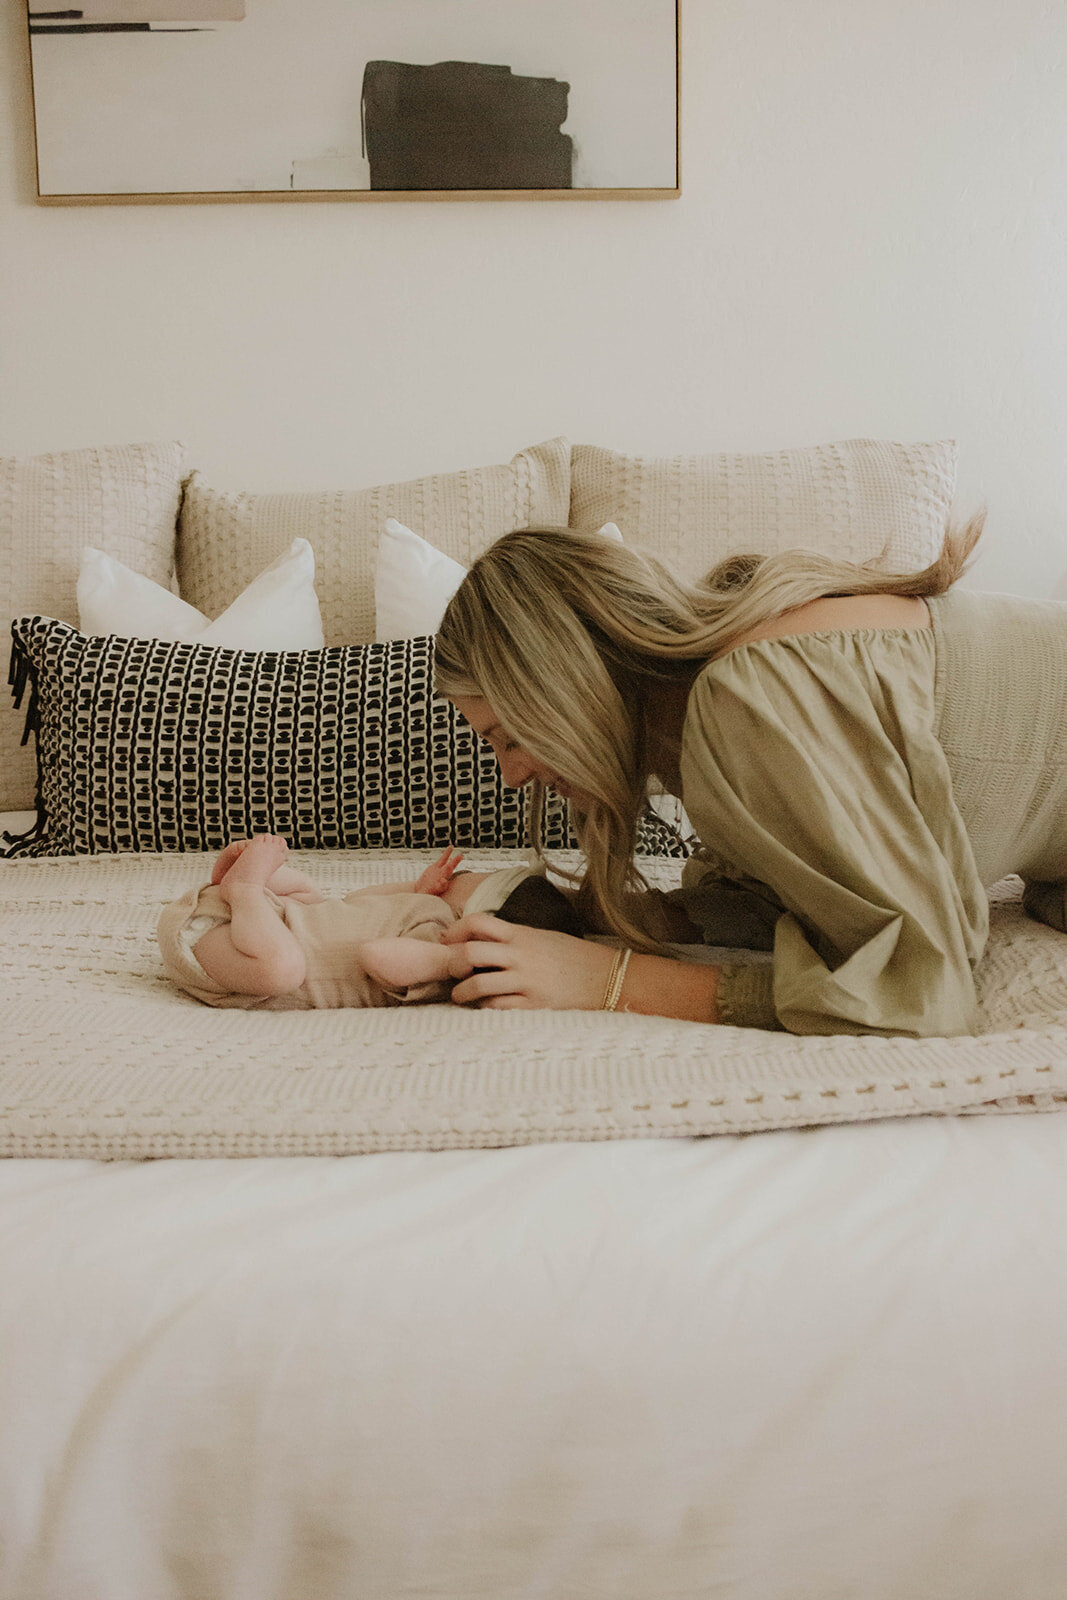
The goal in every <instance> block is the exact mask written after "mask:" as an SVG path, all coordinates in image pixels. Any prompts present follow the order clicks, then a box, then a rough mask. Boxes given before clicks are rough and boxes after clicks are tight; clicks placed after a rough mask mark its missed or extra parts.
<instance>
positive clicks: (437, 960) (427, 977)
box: [359, 937, 470, 989]
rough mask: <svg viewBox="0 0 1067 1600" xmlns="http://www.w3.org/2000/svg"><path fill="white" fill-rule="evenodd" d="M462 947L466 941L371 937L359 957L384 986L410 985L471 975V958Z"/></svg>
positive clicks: (368, 971)
mask: <svg viewBox="0 0 1067 1600" xmlns="http://www.w3.org/2000/svg"><path fill="white" fill-rule="evenodd" d="M462 950H463V946H462V945H449V944H431V943H430V942H429V941H428V940H426V939H411V938H408V939H405V938H403V937H399V938H395V939H368V940H367V942H366V944H361V945H360V947H359V959H360V962H361V963H362V966H363V970H364V971H365V972H366V973H367V974H368V976H369V977H371V978H374V979H375V980H376V981H377V982H378V983H380V984H381V985H382V987H383V988H385V989H410V988H412V987H413V986H414V985H415V984H419V983H444V982H445V981H446V980H447V979H448V978H454V977H455V978H465V977H467V975H468V974H469V972H470V959H469V958H467V959H466V960H464V958H463V956H462V954H461V952H462ZM457 956H458V959H457ZM453 968H455V971H453Z"/></svg>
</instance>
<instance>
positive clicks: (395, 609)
mask: <svg viewBox="0 0 1067 1600" xmlns="http://www.w3.org/2000/svg"><path fill="white" fill-rule="evenodd" d="M599 531H600V532H601V533H602V534H603V535H604V536H605V538H607V539H618V540H619V542H620V543H621V542H622V534H621V533H620V532H619V530H618V528H617V527H616V526H615V524H614V523H613V522H606V523H605V524H604V526H603V527H602V528H601V529H600V530H599ZM466 575H467V569H466V567H465V566H464V565H463V564H462V562H460V561H453V559H452V557H451V556H446V555H445V554H444V552H443V551H441V550H437V549H435V548H434V546H433V545H432V544H430V543H429V541H428V540H426V539H423V538H422V537H421V535H419V534H417V533H413V532H412V531H411V529H410V528H406V527H405V526H404V524H403V523H402V522H398V521H397V520H396V518H395V517H390V518H389V520H388V521H387V522H386V524H385V532H384V533H383V534H382V537H381V541H380V543H379V545H378V564H377V567H376V569H375V573H374V613H375V637H376V639H377V641H378V643H379V644H388V643H389V642H390V640H393V639H421V638H423V637H424V636H425V635H427V634H431V633H436V632H437V630H438V628H439V627H440V625H441V618H442V617H443V616H444V614H445V607H446V606H447V605H448V602H449V601H450V600H451V598H452V596H453V595H454V594H455V592H456V590H457V589H458V588H459V586H460V584H461V583H462V582H463V579H464V578H465V577H466Z"/></svg>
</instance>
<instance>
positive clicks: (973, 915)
mask: <svg viewBox="0 0 1067 1600" xmlns="http://www.w3.org/2000/svg"><path fill="white" fill-rule="evenodd" d="M929 606H930V613H931V616H932V619H933V626H932V627H926V628H893V629H884V630H882V629H866V628H864V629H857V630H852V631H833V632H825V633H813V634H802V635H797V636H791V637H786V638H778V639H768V640H760V641H757V642H756V643H753V644H747V645H741V646H739V647H738V648H736V649H734V650H731V651H730V652H728V653H727V654H726V655H724V656H722V657H721V658H720V659H719V660H717V661H713V662H711V663H710V664H709V665H708V666H707V667H706V668H705V670H704V671H703V672H702V673H701V674H700V676H699V678H698V679H697V680H696V683H695V685H694V687H693V690H692V693H691V695H690V698H689V704H688V709H687V714H686V720H685V727H684V731H683V740H682V760H681V772H682V789H683V799H684V801H685V807H686V810H687V812H688V814H689V816H690V818H691V820H692V823H693V826H694V829H695V831H696V833H697V835H698V837H699V839H700V840H701V843H702V849H701V850H700V852H699V853H698V855H697V856H696V857H695V858H694V859H693V860H692V861H690V862H689V863H688V864H687V867H686V871H685V875H684V878H683V888H682V890H681V891H680V894H679V896H678V898H679V899H681V901H682V903H683V904H684V905H685V907H686V910H687V911H688V913H689V916H690V917H691V919H692V920H693V921H694V922H695V923H696V924H697V925H698V926H699V927H701V929H702V930H703V932H704V937H705V939H706V940H707V941H708V942H709V943H715V944H729V943H736V944H741V943H755V944H759V943H760V938H759V930H760V928H761V927H762V928H766V929H767V930H768V932H769V936H768V939H767V941H766V942H767V943H768V944H773V951H774V956H773V964H772V965H768V966H760V965H755V966H753V965H744V966H742V965H736V966H733V965H731V966H726V967H724V968H723V970H722V975H721V981H720V988H719V1008H720V1013H721V1018H722V1020H723V1021H724V1022H728V1023H734V1024H738V1025H741V1026H750V1027H761V1028H787V1029H789V1030H790V1031H792V1032H794V1033H803V1034H816V1033H817V1034H827V1033H879V1034H906V1035H914V1036H919V1035H939V1034H963V1033H970V1032H973V1031H974V1026H975V985H974V976H973V973H974V967H975V964H976V963H977V961H978V959H979V958H980V956H981V954H982V951H983V949H984V947H985V942H986V937H987V933H988V926H989V914H988V900H987V896H986V893H985V889H986V887H987V886H989V885H990V884H993V883H995V882H996V881H997V880H998V879H999V878H1002V877H1003V876H1004V875H1005V874H1007V873H1009V872H1016V873H1019V874H1020V875H1021V876H1022V877H1023V879H1024V880H1025V881H1026V883H1027V893H1026V900H1025V903H1026V905H1027V908H1028V909H1029V910H1030V911H1031V912H1032V913H1033V914H1034V915H1036V916H1038V917H1040V918H1041V919H1042V920H1043V921H1046V922H1050V923H1051V924H1052V925H1053V926H1056V927H1059V928H1060V929H1061V930H1063V928H1064V926H1065V922H1064V892H1063V885H1064V881H1065V880H1067V607H1064V606H1060V605H1057V604H1055V603H1052V602H1040V601H1030V600H1022V599H1016V598H1014V597H1012V596H1006V595H987V594H979V593H975V592H972V591H967V590H961V589H954V590H952V591H951V592H950V593H949V594H947V595H944V596H941V597H940V598H937V599H932V600H930V601H929ZM731 933H733V934H734V935H735V936H734V937H733V938H731Z"/></svg>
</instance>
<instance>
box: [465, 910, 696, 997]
mask: <svg viewBox="0 0 1067 1600" xmlns="http://www.w3.org/2000/svg"><path fill="white" fill-rule="evenodd" d="M442 942H443V943H445V944H448V945H454V946H462V957H461V960H460V961H457V962H455V963H454V964H453V967H452V973H453V976H454V977H457V978H460V979H461V980H462V981H461V982H459V983H458V984H457V985H456V987H455V989H454V990H453V991H452V998H453V1000H454V1001H456V1002H457V1003H458V1004H460V1005H480V1006H486V1007H489V1008H491V1009H493V1010H511V1009H520V1008H521V1009H527V1010H531V1009H532V1010H553V1011H599V1010H600V1009H601V1007H602V1006H603V1003H604V997H605V993H606V990H607V986H608V979H609V977H610V974H611V968H612V963H613V961H614V956H615V952H614V951H613V950H611V949H610V948H609V947H608V946H606V945H602V944H597V943H595V942H593V941H589V940H585V939H572V938H571V936H570V935H569V934H566V933H549V932H546V931H545V930H544V929H541V928H524V927H522V926H520V925H518V924H516V923H511V922H502V921H501V920H500V918H499V917H493V916H489V915H488V914H487V913H485V912H479V913H477V914H476V915H475V916H473V917H464V918H463V920H462V921H460V922H457V923H456V924H455V925H454V926H453V927H451V928H446V929H445V931H444V934H443V935H442ZM458 954H459V952H458V951H457V955H458ZM483 969H485V970H483ZM468 973H469V974H470V975H469V976H466V974H468ZM718 976H719V973H718V968H717V967H710V966H696V965H690V964H688V963H686V962H682V961H673V960H671V959H670V958H669V957H666V956H650V955H633V956H631V958H630V963H629V966H628V967H627V970H626V978H625V982H624V983H623V988H622V994H621V995H620V997H619V1001H618V1006H617V1009H618V1010H619V1011H633V1012H639V1013H641V1014H642V1015H644V1016H652V1017H678V1018H680V1019H681V1020H682V1021H686V1022H718V1020H719V1013H718V1007H717V1004H716V990H717V986H718Z"/></svg>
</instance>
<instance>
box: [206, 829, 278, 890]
mask: <svg viewBox="0 0 1067 1600" xmlns="http://www.w3.org/2000/svg"><path fill="white" fill-rule="evenodd" d="M288 854H289V846H288V845H287V844H286V842H285V840H284V839H283V838H282V837H281V835H280V834H277V833H257V834H256V836H255V838H254V839H250V840H249V841H248V844H247V845H246V846H245V848H244V849H243V850H242V851H241V854H240V855H239V856H238V857H237V859H236V861H234V863H233V865H232V866H231V867H230V868H229V870H228V872H227V873H226V875H225V877H224V878H223V880H222V881H223V882H224V883H255V884H259V885H260V886H262V887H265V886H266V885H267V884H268V883H269V882H270V880H271V878H272V877H273V876H274V874H275V872H277V870H278V868H279V867H280V866H281V864H282V862H283V861H284V860H285V859H286V857H287V856H288Z"/></svg>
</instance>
